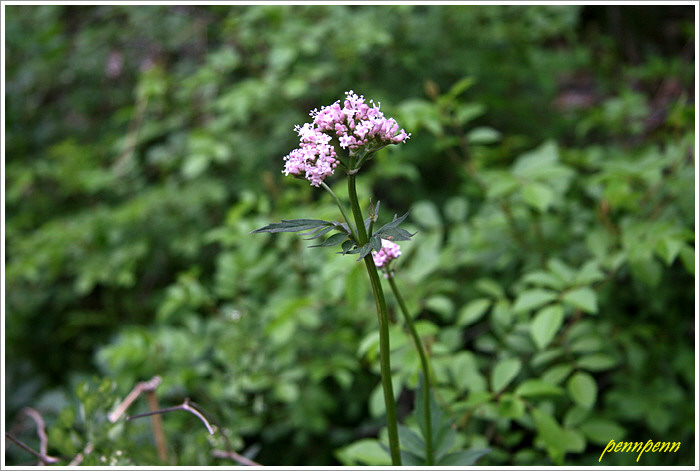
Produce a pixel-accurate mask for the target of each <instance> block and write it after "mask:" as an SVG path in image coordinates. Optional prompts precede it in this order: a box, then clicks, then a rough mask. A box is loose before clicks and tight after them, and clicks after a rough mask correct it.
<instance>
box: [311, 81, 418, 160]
mask: <svg viewBox="0 0 700 471" xmlns="http://www.w3.org/2000/svg"><path fill="white" fill-rule="evenodd" d="M370 104H371V105H372V106H371V107H370V106H369V105H368V104H366V103H365V97H364V96H362V95H359V96H358V95H357V94H356V93H355V92H353V91H352V90H350V91H349V92H345V100H344V101H343V107H342V108H341V107H340V101H336V102H335V103H333V104H332V105H330V106H324V107H323V108H321V110H320V111H317V110H314V111H313V112H312V113H311V117H312V118H314V124H315V125H316V126H318V129H320V130H321V131H331V132H335V135H336V137H337V138H338V140H339V141H340V147H342V148H343V149H346V148H349V149H353V150H354V149H357V148H359V147H362V146H371V147H376V148H379V147H383V146H385V145H388V144H399V143H401V142H405V141H406V139H408V138H409V137H410V134H407V133H406V131H404V130H403V129H401V130H400V131H399V125H398V124H397V123H396V120H394V119H393V118H389V119H387V118H385V117H384V113H382V112H381V111H380V110H379V103H374V102H373V101H371V100H370ZM397 132H398V134H397Z"/></svg>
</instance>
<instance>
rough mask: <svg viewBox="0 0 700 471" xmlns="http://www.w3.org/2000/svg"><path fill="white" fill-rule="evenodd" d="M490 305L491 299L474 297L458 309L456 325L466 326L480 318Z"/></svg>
mask: <svg viewBox="0 0 700 471" xmlns="http://www.w3.org/2000/svg"><path fill="white" fill-rule="evenodd" d="M490 307H491V300H490V299H488V298H479V299H474V300H473V301H471V302H470V303H469V304H467V305H466V306H464V307H463V308H462V309H460V311H459V316H458V318H457V325H459V326H463V327H465V326H468V325H471V324H473V323H475V322H477V321H478V320H479V319H481V318H482V317H483V316H484V314H485V313H486V311H488V309H489V308H490Z"/></svg>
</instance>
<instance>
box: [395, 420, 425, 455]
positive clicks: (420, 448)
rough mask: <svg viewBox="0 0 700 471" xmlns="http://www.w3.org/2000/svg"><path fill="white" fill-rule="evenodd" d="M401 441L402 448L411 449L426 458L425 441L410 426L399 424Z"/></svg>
mask: <svg viewBox="0 0 700 471" xmlns="http://www.w3.org/2000/svg"><path fill="white" fill-rule="evenodd" d="M398 428H399V443H401V448H404V449H406V450H411V453H413V454H415V455H416V456H418V457H419V458H425V441H423V438H421V436H420V435H418V434H417V433H416V432H414V431H413V430H411V429H410V428H408V427H404V426H403V425H399V426H398Z"/></svg>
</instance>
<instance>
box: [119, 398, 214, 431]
mask: <svg viewBox="0 0 700 471" xmlns="http://www.w3.org/2000/svg"><path fill="white" fill-rule="evenodd" d="M176 410H184V411H187V412H191V413H192V414H194V415H195V416H197V417H198V418H199V420H201V421H202V422H203V423H204V426H205V427H207V430H208V431H209V434H210V435H214V429H213V428H212V426H211V425H210V424H209V421H208V420H207V419H206V418H205V417H204V416H203V415H202V414H201V413H200V412H199V411H198V410H197V409H195V408H194V407H192V406H191V405H190V400H189V398H186V399H185V400H184V402H183V403H182V404H180V405H177V406H174V407H167V408H165V409H160V410H156V411H151V412H145V413H143V414H136V415H131V416H129V417H127V418H126V420H132V419H138V418H140V417H148V416H151V415H156V414H165V413H166V412H173V411H176Z"/></svg>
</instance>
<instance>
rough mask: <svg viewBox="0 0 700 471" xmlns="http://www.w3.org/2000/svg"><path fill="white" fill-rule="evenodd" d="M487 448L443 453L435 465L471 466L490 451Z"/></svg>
mask: <svg viewBox="0 0 700 471" xmlns="http://www.w3.org/2000/svg"><path fill="white" fill-rule="evenodd" d="M490 451H491V450H490V449H489V448H487V449H485V450H462V451H456V452H454V453H450V454H449V455H445V456H443V457H442V459H440V460H439V461H438V462H437V463H435V464H436V465H437V466H473V465H474V463H476V461H477V460H478V459H479V458H481V457H482V456H484V455H485V454H487V453H488V452H490Z"/></svg>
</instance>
